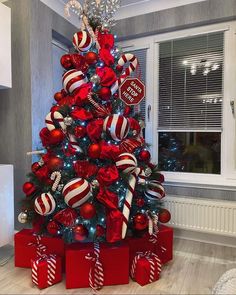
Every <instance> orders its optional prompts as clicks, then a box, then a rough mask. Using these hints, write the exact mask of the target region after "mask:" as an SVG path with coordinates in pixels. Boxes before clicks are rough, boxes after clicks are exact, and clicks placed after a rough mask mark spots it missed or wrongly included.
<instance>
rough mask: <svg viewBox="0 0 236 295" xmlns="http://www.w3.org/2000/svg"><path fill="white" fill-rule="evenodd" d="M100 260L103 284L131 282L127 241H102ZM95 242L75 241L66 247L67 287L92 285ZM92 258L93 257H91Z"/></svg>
mask: <svg viewBox="0 0 236 295" xmlns="http://www.w3.org/2000/svg"><path fill="white" fill-rule="evenodd" d="M99 247H100V254H99V262H100V263H101V265H102V268H103V284H102V285H104V286H109V285H122V284H128V283H129V247H128V244H127V243H125V242H119V243H116V244H108V243H100V244H99ZM94 254H95V253H94V244H93V243H74V244H71V245H68V246H67V247H66V288H67V289H71V288H85V287H89V286H91V284H90V283H89V277H90V275H93V272H94V270H93V268H94V266H95V263H94V261H93V259H96V258H94V257H95V256H94ZM89 258H91V259H89Z"/></svg>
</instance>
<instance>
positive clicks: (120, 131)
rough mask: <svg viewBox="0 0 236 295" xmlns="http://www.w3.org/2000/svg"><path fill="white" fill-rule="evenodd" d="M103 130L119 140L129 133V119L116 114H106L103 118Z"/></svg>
mask: <svg viewBox="0 0 236 295" xmlns="http://www.w3.org/2000/svg"><path fill="white" fill-rule="evenodd" d="M103 130H104V131H106V132H107V133H108V134H109V135H110V136H111V137H112V139H114V140H115V141H121V140H122V139H124V138H126V136H127V135H128V133H129V121H128V120H127V119H126V118H125V117H123V116H121V115H118V114H114V115H111V116H108V117H106V119H105V120H104V123H103Z"/></svg>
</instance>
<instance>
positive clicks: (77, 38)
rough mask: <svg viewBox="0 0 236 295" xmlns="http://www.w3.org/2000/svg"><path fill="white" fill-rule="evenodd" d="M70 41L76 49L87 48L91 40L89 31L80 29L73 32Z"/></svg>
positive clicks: (83, 49)
mask: <svg viewBox="0 0 236 295" xmlns="http://www.w3.org/2000/svg"><path fill="white" fill-rule="evenodd" d="M72 43H73V45H74V47H75V49H76V50H78V51H82V52H85V51H88V50H89V48H90V47H91V45H92V43H93V41H92V38H91V37H90V35H89V33H87V32H86V31H80V32H77V33H75V34H74V36H73V40H72Z"/></svg>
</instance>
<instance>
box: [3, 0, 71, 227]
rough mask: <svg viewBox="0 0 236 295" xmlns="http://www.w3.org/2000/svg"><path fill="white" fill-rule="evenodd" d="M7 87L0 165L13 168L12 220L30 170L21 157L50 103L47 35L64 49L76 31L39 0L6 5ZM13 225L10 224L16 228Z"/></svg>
mask: <svg viewBox="0 0 236 295" xmlns="http://www.w3.org/2000/svg"><path fill="white" fill-rule="evenodd" d="M5 4H6V5H7V6H9V7H11V9H12V73H13V75H12V76H13V83H12V84H13V87H12V89H9V90H2V91H0V102H1V106H0V123H1V128H0V138H1V140H0V163H1V164H13V165H14V177H15V215H16V216H17V214H18V212H19V210H20V199H22V197H23V193H22V184H23V183H24V182H25V181H26V174H27V173H28V172H29V171H30V166H31V157H27V156H26V152H27V151H31V150H32V149H34V148H35V147H36V145H37V142H39V136H38V133H39V130H40V129H41V127H42V125H43V122H42V120H41V118H44V117H45V115H46V114H47V112H48V111H49V110H48V105H47V103H45V101H47V100H48V99H50V100H51V102H53V76H52V43H51V42H52V36H54V38H55V37H56V38H57V39H58V40H60V41H61V42H63V43H65V44H71V43H70V40H71V38H72V36H73V34H74V33H75V32H76V31H77V29H76V28H75V27H74V26H73V25H71V24H70V23H69V22H68V21H66V20H65V19H64V18H63V17H61V16H59V15H58V14H56V13H55V12H53V11H52V10H51V9H50V8H48V7H47V6H46V5H44V4H43V3H42V2H40V1H39V0H33V1H32V0H17V1H15V0H10V1H8V2H6V3H5ZM18 226H19V224H18V222H16V228H17V227H18Z"/></svg>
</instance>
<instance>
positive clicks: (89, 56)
mask: <svg viewBox="0 0 236 295" xmlns="http://www.w3.org/2000/svg"><path fill="white" fill-rule="evenodd" d="M85 61H86V63H87V64H88V65H94V64H95V63H97V61H98V55H97V54H96V53H95V52H93V51H89V52H88V53H86V54H85Z"/></svg>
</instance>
